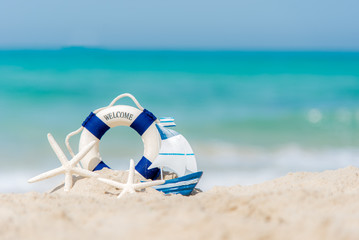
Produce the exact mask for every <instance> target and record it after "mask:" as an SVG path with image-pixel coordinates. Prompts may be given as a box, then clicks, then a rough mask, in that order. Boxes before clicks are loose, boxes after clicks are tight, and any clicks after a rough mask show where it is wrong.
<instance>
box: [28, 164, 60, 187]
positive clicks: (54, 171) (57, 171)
mask: <svg viewBox="0 0 359 240" xmlns="http://www.w3.org/2000/svg"><path fill="white" fill-rule="evenodd" d="M64 171H65V170H64V168H63V167H58V168H55V169H52V170H50V171H47V172H44V173H41V174H40V175H37V176H36V177H33V178H31V179H29V180H28V181H27V182H29V183H34V182H38V181H41V180H44V179H48V178H51V177H54V176H57V175H59V174H61V173H64Z"/></svg>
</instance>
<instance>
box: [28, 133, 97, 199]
mask: <svg viewBox="0 0 359 240" xmlns="http://www.w3.org/2000/svg"><path fill="white" fill-rule="evenodd" d="M47 139H48V140H49V143H50V145H51V147H52V149H53V150H54V152H55V154H56V156H57V157H58V159H59V160H60V162H61V164H62V166H61V167H58V168H55V169H53V170H50V171H47V172H44V173H42V174H40V175H38V176H36V177H33V178H31V179H29V180H28V182H29V183H33V182H37V181H41V180H44V179H47V178H51V177H54V176H57V175H60V174H65V186H64V191H65V192H67V191H69V190H70V189H71V187H72V184H73V180H72V175H73V174H77V175H79V176H83V177H96V176H98V174H97V173H94V172H91V171H89V170H86V169H83V168H80V167H78V166H76V165H77V164H78V163H79V161H80V160H81V159H82V158H83V157H84V156H85V155H86V154H87V153H88V152H89V151H90V150H91V148H92V147H93V146H94V145H95V141H92V142H91V143H89V144H88V145H87V146H86V147H84V149H83V150H81V151H80V152H79V153H78V154H76V155H75V156H74V157H73V158H72V159H71V160H70V161H69V160H68V159H67V157H66V155H65V154H64V152H63V151H62V150H61V148H60V146H59V145H58V144H57V142H56V141H55V139H54V137H53V136H52V135H51V134H50V133H49V134H47Z"/></svg>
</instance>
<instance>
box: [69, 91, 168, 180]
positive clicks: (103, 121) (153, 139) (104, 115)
mask: <svg viewBox="0 0 359 240" xmlns="http://www.w3.org/2000/svg"><path fill="white" fill-rule="evenodd" d="M126 96H127V97H130V98H132V99H133V100H134V102H135V103H136V105H137V106H138V108H135V107H132V106H127V105H116V106H113V104H114V103H115V102H116V101H117V100H118V99H120V98H122V97H126ZM156 120H157V118H156V117H155V116H154V115H153V114H152V113H151V112H150V111H148V110H146V109H143V108H142V107H141V105H139V103H138V102H137V100H136V99H135V98H134V97H133V96H132V95H130V94H122V95H120V96H119V97H117V98H116V99H115V100H114V101H113V102H112V103H111V104H110V105H109V106H108V107H105V108H102V109H98V110H95V111H94V112H91V113H90V115H89V116H88V117H87V118H86V120H85V121H84V122H83V123H82V129H81V130H82V133H81V136H80V142H79V151H81V150H82V149H83V148H84V147H85V146H86V145H87V144H89V143H90V142H92V141H95V142H96V144H95V145H94V147H93V148H92V149H91V150H90V151H89V153H88V154H87V155H86V156H85V157H84V158H83V159H82V160H81V164H82V166H83V167H84V168H86V169H88V170H91V171H96V170H100V169H102V168H104V167H108V166H107V165H106V164H105V163H104V162H103V161H102V159H101V155H100V152H99V145H100V140H101V138H102V136H103V135H104V134H105V133H106V131H108V130H109V129H110V128H113V127H117V126H129V127H131V128H133V129H134V130H135V131H136V132H137V133H138V134H139V135H140V136H141V138H142V141H143V144H144V153H143V157H142V158H141V160H140V161H139V162H138V163H137V165H136V167H135V168H136V170H137V172H139V173H140V174H141V175H143V176H144V177H145V178H147V179H155V178H157V176H158V175H159V171H160V170H159V169H158V168H155V169H148V167H149V166H150V165H151V164H152V162H153V161H154V159H155V158H156V157H157V155H158V153H159V150H160V147H161V137H160V134H159V132H158V130H157V128H156ZM74 133H75V132H73V133H71V134H72V135H74ZM71 134H69V135H68V136H67V138H66V144H67V146H68V148H69V150H70V153H71V152H72V150H71V148H70V146H69V144H68V139H69V136H72V135H71ZM75 134H76V133H75Z"/></svg>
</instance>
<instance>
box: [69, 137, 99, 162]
mask: <svg viewBox="0 0 359 240" xmlns="http://www.w3.org/2000/svg"><path fill="white" fill-rule="evenodd" d="M95 144H96V141H92V142H90V143H89V144H87V145H86V146H85V147H84V149H82V150H81V151H80V152H79V153H78V154H76V156H75V157H74V158H73V159H71V161H70V165H71V166H75V165H76V164H77V163H78V162H80V160H81V159H82V158H83V157H84V156H85V155H86V154H87V153H88V152H89V151H90V150H91V149H92V147H93V146H94V145H95Z"/></svg>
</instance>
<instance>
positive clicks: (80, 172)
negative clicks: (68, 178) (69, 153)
mask: <svg viewBox="0 0 359 240" xmlns="http://www.w3.org/2000/svg"><path fill="white" fill-rule="evenodd" d="M72 172H74V173H76V174H77V175H80V176H83V177H97V176H98V173H94V172H91V171H89V170H86V169H82V168H79V167H76V168H73V169H72Z"/></svg>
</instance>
